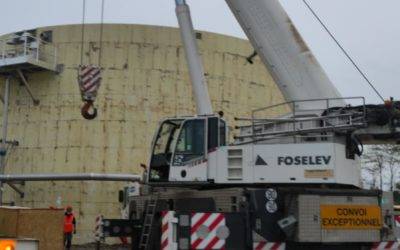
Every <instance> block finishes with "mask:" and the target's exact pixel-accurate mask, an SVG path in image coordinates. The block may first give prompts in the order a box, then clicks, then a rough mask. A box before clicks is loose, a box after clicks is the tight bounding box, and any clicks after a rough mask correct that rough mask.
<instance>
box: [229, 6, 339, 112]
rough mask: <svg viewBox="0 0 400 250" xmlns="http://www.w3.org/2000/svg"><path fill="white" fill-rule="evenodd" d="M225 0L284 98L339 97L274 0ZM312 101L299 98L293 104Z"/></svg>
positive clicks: (305, 106)
mask: <svg viewBox="0 0 400 250" xmlns="http://www.w3.org/2000/svg"><path fill="white" fill-rule="evenodd" d="M226 2H227V4H228V6H229V7H230V8H231V10H232V12H233V14H234V15H235V17H236V19H237V20H238V22H239V23H240V25H241V26H242V28H243V30H244V32H245V33H246V35H247V37H248V38H249V40H250V41H251V43H252V45H253V47H254V49H255V50H256V51H257V53H258V55H259V56H260V58H261V60H262V61H263V63H264V64H265V65H266V67H267V68H268V70H269V72H270V73H271V74H272V76H273V78H274V80H275V82H276V84H277V85H278V87H279V89H280V90H281V92H282V94H283V96H284V98H285V99H286V101H288V102H290V101H297V100H307V99H322V98H323V99H326V98H338V97H340V94H339V92H338V91H337V90H336V88H335V86H334V85H333V84H332V82H331V81H330V80H329V78H328V77H327V75H326V73H325V72H324V70H323V69H322V67H321V66H320V64H319V63H318V61H317V60H316V58H315V57H314V55H313V54H312V52H311V51H310V49H309V48H308V46H307V44H306V43H305V41H304V40H303V38H302V37H301V35H300V33H299V32H298V31H297V29H296V27H295V26H294V24H293V22H292V21H291V19H290V18H289V16H288V15H287V13H286V12H285V10H284V9H283V7H282V6H281V4H280V3H279V1H278V0H226ZM312 104H313V103H312V102H304V103H302V102H299V103H298V104H297V105H299V106H298V107H296V108H297V109H300V110H301V109H312V108H313V107H312ZM343 104H344V103H343V102H340V101H338V103H337V104H336V105H338V106H340V105H343ZM310 106H311V107H310Z"/></svg>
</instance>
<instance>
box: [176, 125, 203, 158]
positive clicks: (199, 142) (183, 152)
mask: <svg viewBox="0 0 400 250" xmlns="http://www.w3.org/2000/svg"><path fill="white" fill-rule="evenodd" d="M204 151H205V120H204V119H195V120H187V121H185V123H184V124H183V125H182V129H181V132H180V134H179V137H178V140H177V143H176V149H175V156H174V160H173V165H174V166H183V165H184V164H185V163H187V162H189V161H192V160H196V159H201V158H203V157H204V155H205V154H204Z"/></svg>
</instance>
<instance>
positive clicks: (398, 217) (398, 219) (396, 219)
mask: <svg viewBox="0 0 400 250" xmlns="http://www.w3.org/2000/svg"><path fill="white" fill-rule="evenodd" d="M394 223H395V224H396V227H400V215H395V216H394Z"/></svg>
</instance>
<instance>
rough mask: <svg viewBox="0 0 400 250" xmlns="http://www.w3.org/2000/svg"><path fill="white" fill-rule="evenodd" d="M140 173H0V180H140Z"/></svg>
mask: <svg viewBox="0 0 400 250" xmlns="http://www.w3.org/2000/svg"><path fill="white" fill-rule="evenodd" d="M141 179H142V178H141V176H140V175H132V174H97V173H84V174H82V173H80V174H15V175H12V174H7V175H0V181H2V182H9V181H128V182H140V181H141Z"/></svg>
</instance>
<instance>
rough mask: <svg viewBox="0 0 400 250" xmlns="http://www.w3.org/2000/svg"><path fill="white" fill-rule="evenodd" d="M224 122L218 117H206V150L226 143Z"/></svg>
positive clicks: (210, 150)
mask: <svg viewBox="0 0 400 250" xmlns="http://www.w3.org/2000/svg"><path fill="white" fill-rule="evenodd" d="M225 126H226V124H225V121H224V120H222V119H220V118H218V117H210V118H208V151H209V152H212V151H214V150H216V149H217V148H218V147H219V146H225V145H226V128H225Z"/></svg>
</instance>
